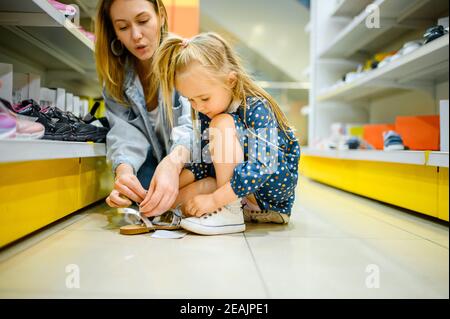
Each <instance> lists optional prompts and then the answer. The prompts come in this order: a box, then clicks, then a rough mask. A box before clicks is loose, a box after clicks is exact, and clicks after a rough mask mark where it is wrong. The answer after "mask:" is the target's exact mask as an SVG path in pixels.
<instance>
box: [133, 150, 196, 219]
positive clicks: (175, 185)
mask: <svg viewBox="0 0 450 319" xmlns="http://www.w3.org/2000/svg"><path fill="white" fill-rule="evenodd" d="M189 157H190V152H189V150H188V149H187V148H186V147H184V146H182V145H178V146H177V147H175V148H174V149H173V150H172V152H171V153H170V154H169V155H167V156H166V157H165V158H164V159H163V160H162V161H161V163H159V165H158V167H157V168H156V170H155V174H154V175H153V178H152V181H151V182H150V186H149V189H148V193H147V196H145V199H144V201H143V202H142V203H141V205H140V208H139V211H140V212H141V213H143V214H144V215H145V216H147V217H152V216H158V215H161V214H163V213H165V212H166V211H167V210H169V209H170V208H171V207H172V205H173V203H174V202H175V200H176V199H177V196H178V192H179V186H180V173H181V170H182V169H183V166H184V163H187V162H188V161H189Z"/></svg>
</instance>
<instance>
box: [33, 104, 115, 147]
mask: <svg viewBox="0 0 450 319" xmlns="http://www.w3.org/2000/svg"><path fill="white" fill-rule="evenodd" d="M41 113H44V114H46V115H48V116H49V117H51V118H52V119H53V120H56V121H57V122H62V123H67V124H69V125H70V126H71V127H72V130H73V133H74V134H73V140H74V141H77V142H88V141H92V142H95V143H102V142H104V141H105V140H106V133H108V129H106V128H104V127H97V126H95V125H91V124H86V123H85V122H84V121H82V120H81V119H80V118H78V117H76V116H75V115H74V114H73V113H71V112H63V111H61V110H60V109H58V108H56V107H49V108H45V109H42V110H41Z"/></svg>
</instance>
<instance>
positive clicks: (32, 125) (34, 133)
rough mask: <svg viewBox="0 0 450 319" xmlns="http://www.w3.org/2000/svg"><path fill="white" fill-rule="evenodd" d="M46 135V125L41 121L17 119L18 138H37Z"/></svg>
mask: <svg viewBox="0 0 450 319" xmlns="http://www.w3.org/2000/svg"><path fill="white" fill-rule="evenodd" d="M44 135H45V127H44V125H42V124H41V123H37V122H33V121H28V120H24V119H21V118H18V119H17V127H16V139H20V140H37V139H40V138H43V137H44Z"/></svg>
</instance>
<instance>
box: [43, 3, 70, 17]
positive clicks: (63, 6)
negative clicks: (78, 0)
mask: <svg viewBox="0 0 450 319" xmlns="http://www.w3.org/2000/svg"><path fill="white" fill-rule="evenodd" d="M47 1H48V2H49V3H50V4H51V5H52V6H53V8H55V9H57V10H58V11H60V12H62V13H64V15H65V16H66V17H73V16H75V15H76V14H77V9H75V7H73V6H71V5H67V4H64V3H61V2H58V1H56V0H47Z"/></svg>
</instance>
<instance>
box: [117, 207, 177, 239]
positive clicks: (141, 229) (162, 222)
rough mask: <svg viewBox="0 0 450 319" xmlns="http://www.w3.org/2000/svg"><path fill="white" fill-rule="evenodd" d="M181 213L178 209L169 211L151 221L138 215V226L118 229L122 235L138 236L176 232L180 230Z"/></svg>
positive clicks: (133, 225)
mask: <svg viewBox="0 0 450 319" xmlns="http://www.w3.org/2000/svg"><path fill="white" fill-rule="evenodd" d="M181 218H182V213H181V211H180V210H179V209H178V208H175V209H172V210H169V211H167V212H165V213H164V214H162V215H160V216H156V217H154V218H153V220H150V219H149V218H148V217H146V216H143V215H142V214H141V215H140V222H139V223H138V224H131V225H126V226H122V227H120V233H121V234H122V235H139V234H145V233H149V232H151V231H154V230H160V229H162V230H177V229H181V226H180V223H181Z"/></svg>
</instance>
